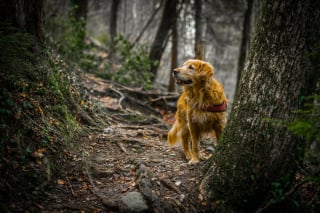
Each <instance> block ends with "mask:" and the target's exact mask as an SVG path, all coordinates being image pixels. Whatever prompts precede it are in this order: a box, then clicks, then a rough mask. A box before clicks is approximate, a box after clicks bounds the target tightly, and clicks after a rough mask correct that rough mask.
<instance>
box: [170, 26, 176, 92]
mask: <svg viewBox="0 0 320 213" xmlns="http://www.w3.org/2000/svg"><path fill="white" fill-rule="evenodd" d="M171 39H172V40H171V71H172V70H173V69H175V68H176V67H177V65H178V29H177V20H176V21H175V23H174V24H173V26H172V34H171ZM175 90H176V83H175V80H174V78H173V77H172V76H171V77H170V80H169V86H168V92H175Z"/></svg>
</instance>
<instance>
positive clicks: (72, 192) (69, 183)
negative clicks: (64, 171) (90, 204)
mask: <svg viewBox="0 0 320 213" xmlns="http://www.w3.org/2000/svg"><path fill="white" fill-rule="evenodd" d="M66 179H67V182H68V185H69V188H70V191H71V194H72V195H73V197H77V195H76V194H75V193H74V191H73V188H72V185H71V182H70V180H69V178H68V177H66Z"/></svg>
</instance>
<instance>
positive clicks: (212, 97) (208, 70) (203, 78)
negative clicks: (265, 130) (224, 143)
mask: <svg viewBox="0 0 320 213" xmlns="http://www.w3.org/2000/svg"><path fill="white" fill-rule="evenodd" d="M213 73H214V69H213V67H212V66H211V65H210V64H209V63H207V62H204V61H201V60H188V61H186V62H185V63H184V64H183V66H182V67H178V68H176V69H175V70H174V71H173V77H174V78H175V79H176V83H177V84H181V85H183V93H182V94H181V96H180V98H179V100H178V103H177V112H176V121H175V123H174V125H173V127H172V128H171V130H170V131H169V133H168V143H169V146H173V145H174V144H176V143H182V146H183V150H184V154H185V156H186V159H187V160H189V162H188V163H189V164H196V163H198V162H199V160H200V156H199V144H200V140H201V137H202V136H203V135H204V134H206V133H209V132H212V131H215V134H216V138H217V139H218V138H219V137H220V135H221V132H222V130H223V129H224V127H225V124H226V113H225V112H208V111H206V108H207V107H208V106H210V105H219V104H221V103H223V102H227V98H226V97H225V95H224V92H223V87H222V85H221V84H220V83H219V82H218V81H217V80H216V79H214V78H213ZM190 142H191V146H190V144H189V143H190Z"/></svg>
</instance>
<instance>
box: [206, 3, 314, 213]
mask: <svg viewBox="0 0 320 213" xmlns="http://www.w3.org/2000/svg"><path fill="white" fill-rule="evenodd" d="M319 11H320V10H319V2H316V1H312V0H307V1H296V0H287V1H265V2H264V6H263V9H262V14H261V17H260V19H259V22H258V25H257V27H256V35H255V38H254V39H253V43H252V46H251V47H250V51H249V55H248V59H247V64H246V66H245V69H244V70H243V73H242V75H241V79H240V84H239V89H238V93H237V94H236V97H235V102H234V104H233V108H232V111H231V114H230V117H229V121H228V124H227V126H226V128H225V130H224V133H223V135H222V138H221V140H220V141H219V143H218V146H217V149H216V151H215V153H214V154H213V156H212V158H211V159H210V160H209V162H208V165H207V169H208V170H207V172H206V174H205V176H204V179H203V181H202V184H201V186H200V190H201V192H202V193H203V194H204V196H205V197H206V198H207V200H210V201H212V200H214V201H217V200H219V203H221V205H220V208H221V210H222V211H226V210H228V211H237V212H242V211H243V212H251V211H253V210H256V209H257V208H259V207H261V206H264V205H265V204H266V203H265V202H267V201H268V199H270V195H271V194H272V193H271V194H270V192H272V190H274V188H272V187H274V186H275V184H273V183H278V187H281V189H282V190H286V187H288V183H290V181H291V180H292V177H293V175H294V173H295V170H296V160H297V159H298V148H299V146H301V144H300V143H299V139H298V138H297V137H295V136H294V135H292V134H291V133H290V132H289V131H288V130H287V128H286V127H285V125H280V124H279V123H278V124H276V122H272V120H281V121H283V122H288V121H292V120H293V119H294V117H295V114H294V113H293V110H296V109H298V108H299V107H301V105H300V103H301V97H303V96H306V95H309V94H306V91H312V90H313V89H314V87H315V85H314V84H313V83H309V82H310V79H309V78H310V76H314V74H315V73H316V72H319V71H318V70H316V69H314V67H313V65H312V63H311V62H310V57H309V56H308V53H310V52H311V51H312V50H313V49H314V45H316V43H318V44H319V41H318V40H319V38H320V36H319V35H320V27H319V20H320V13H319ZM314 82H315V81H314ZM289 187H290V186H289ZM220 201H222V202H220Z"/></svg>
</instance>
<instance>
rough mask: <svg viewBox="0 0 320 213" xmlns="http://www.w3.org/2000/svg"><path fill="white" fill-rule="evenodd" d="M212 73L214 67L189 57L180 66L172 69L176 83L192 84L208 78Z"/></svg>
mask: <svg viewBox="0 0 320 213" xmlns="http://www.w3.org/2000/svg"><path fill="white" fill-rule="evenodd" d="M213 73H214V69H213V67H212V66H211V64H209V63H208V62H205V61H201V60H194V59H190V60H187V61H186V62H185V63H184V64H183V65H182V67H178V68H176V69H174V70H173V72H172V75H173V77H174V78H175V79H176V84H180V85H188V86H192V85H193V84H196V83H199V82H202V81H206V80H207V79H210V78H211V77H212V76H213Z"/></svg>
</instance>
